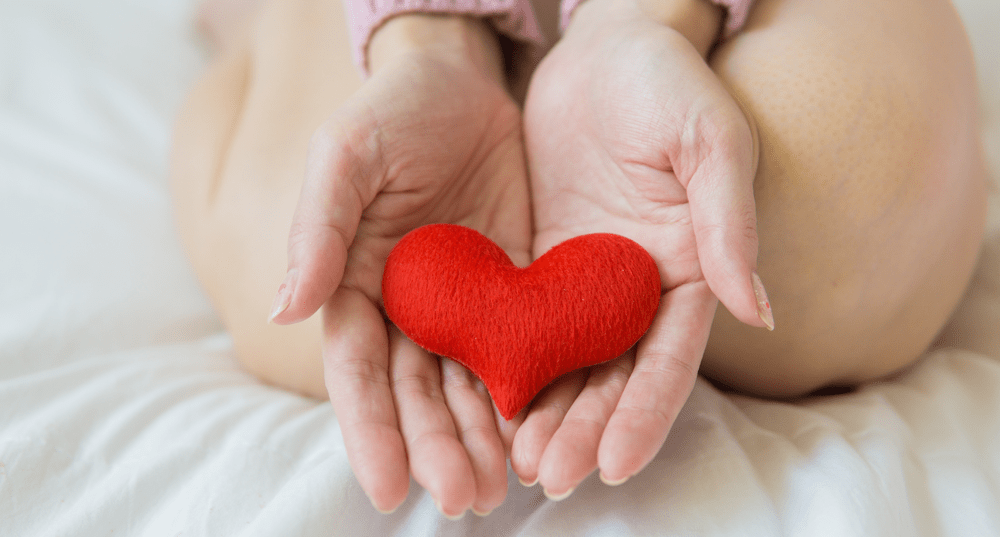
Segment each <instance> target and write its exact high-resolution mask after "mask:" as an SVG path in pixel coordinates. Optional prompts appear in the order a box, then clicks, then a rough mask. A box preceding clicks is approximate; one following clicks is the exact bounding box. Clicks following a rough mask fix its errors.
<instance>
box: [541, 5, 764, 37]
mask: <svg viewBox="0 0 1000 537" xmlns="http://www.w3.org/2000/svg"><path fill="white" fill-rule="evenodd" d="M583 1H584V0H562V3H561V4H560V6H559V14H560V17H559V27H560V28H561V29H562V30H563V31H565V30H566V27H567V26H569V18H570V16H572V15H573V10H574V9H576V6H578V5H580V2H583ZM709 1H711V2H712V3H713V4H717V5H720V6H722V7H724V8H726V24H725V26H724V27H723V30H722V38H723V39H725V38H727V37H731V36H732V35H733V34H735V33H736V32H738V31H739V30H740V28H742V27H743V24H744V23H746V21H747V16H748V15H749V14H750V6H752V5H753V2H754V0H709Z"/></svg>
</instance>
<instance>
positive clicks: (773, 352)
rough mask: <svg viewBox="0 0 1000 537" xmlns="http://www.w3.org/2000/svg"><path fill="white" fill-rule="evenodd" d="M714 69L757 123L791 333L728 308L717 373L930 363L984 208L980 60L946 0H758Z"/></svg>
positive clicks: (764, 271) (761, 191) (759, 382)
mask: <svg viewBox="0 0 1000 537" xmlns="http://www.w3.org/2000/svg"><path fill="white" fill-rule="evenodd" d="M712 64H713V68H714V69H715V70H716V72H717V73H718V74H719V76H720V78H722V80H723V81H724V83H726V84H727V85H728V87H729V88H730V91H731V92H732V93H733V95H734V96H735V97H737V99H739V100H740V101H741V102H742V104H743V105H744V107H745V109H746V110H747V112H748V115H749V116H751V118H752V119H753V120H755V121H756V124H757V130H758V135H759V166H758V170H757V177H756V182H755V196H756V201H757V211H758V212H757V215H758V231H759V236H760V253H759V258H758V261H759V267H760V269H759V272H760V275H761V278H762V279H763V281H764V283H765V285H766V286H767V290H768V294H769V298H770V300H771V303H772V307H773V311H774V316H775V322H776V329H775V330H774V332H766V331H762V330H759V329H754V328H750V327H747V326H745V325H742V324H740V323H739V322H737V321H736V320H735V319H734V318H733V317H732V316H731V315H730V314H729V313H728V312H727V311H725V309H724V308H719V309H718V313H717V314H716V318H715V322H714V325H713V330H712V335H711V338H710V341H709V344H708V349H707V351H706V355H705V359H704V362H703V369H702V371H703V372H704V373H705V374H706V375H708V376H709V377H711V378H714V379H716V380H718V381H720V382H722V383H724V384H726V385H729V386H732V387H734V388H737V389H741V390H746V391H750V392H753V393H758V394H763V395H769V396H796V395H801V394H805V393H808V392H810V391H812V390H814V389H816V388H820V387H822V386H825V385H832V384H856V383H859V382H863V381H866V380H870V379H874V378H878V377H880V376H884V375H886V374H888V373H891V372H893V371H895V370H898V369H900V368H901V367H904V366H905V365H907V364H909V363H911V362H913V361H914V360H915V359H916V358H917V357H919V356H920V354H921V353H922V352H923V351H924V350H925V349H926V348H927V347H928V346H929V345H930V343H931V342H932V341H933V339H934V337H935V335H936V333H937V332H938V330H940V328H941V327H942V326H943V325H944V324H945V322H946V321H947V319H948V317H949V316H950V314H951V312H952V310H953V309H954V308H955V306H956V305H957V303H958V300H959V299H960V297H961V295H962V293H963V290H964V288H965V286H966V284H967V282H968V280H969V277H970V275H971V272H972V269H973V266H974V264H975V259H976V254H977V252H978V247H979V242H980V238H981V235H982V230H983V226H984V218H985V190H984V188H985V181H984V177H985V172H984V168H983V166H982V157H981V153H980V148H979V140H978V136H979V131H978V128H977V120H976V117H977V108H976V107H977V103H976V95H975V87H976V80H975V75H974V70H973V65H972V55H971V51H970V49H969V46H968V44H967V40H966V37H965V34H964V31H963V29H962V27H961V23H960V22H959V19H958V16H957V15H956V13H955V12H954V10H953V9H952V7H951V5H950V4H949V3H948V2H947V1H946V0H933V1H928V2H918V3H913V2H908V1H906V0H893V1H887V2H867V1H866V0H844V1H837V2H830V1H828V0H799V1H795V0H759V1H758V3H757V5H756V6H755V8H754V12H753V14H752V16H751V19H750V21H749V24H748V26H747V27H746V29H745V31H744V32H743V33H742V34H741V35H739V36H738V37H737V38H735V39H733V40H732V41H730V42H728V43H725V44H724V45H723V46H721V47H720V48H719V50H718V51H717V53H716V55H715V56H714V57H713V59H712Z"/></svg>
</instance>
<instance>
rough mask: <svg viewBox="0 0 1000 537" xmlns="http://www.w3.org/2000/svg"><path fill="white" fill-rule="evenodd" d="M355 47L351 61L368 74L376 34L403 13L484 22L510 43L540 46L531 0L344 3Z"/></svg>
mask: <svg viewBox="0 0 1000 537" xmlns="http://www.w3.org/2000/svg"><path fill="white" fill-rule="evenodd" d="M344 8H345V9H346V10H347V20H348V25H349V26H350V32H351V44H352V45H353V47H354V61H355V63H356V64H357V66H358V67H359V68H360V69H361V71H362V72H363V73H364V74H365V75H367V74H368V61H367V55H366V52H367V50H368V41H369V40H370V39H371V36H372V34H373V33H375V30H376V29H378V27H379V26H381V25H382V23H384V22H385V21H387V20H388V19H390V18H391V17H393V16H396V15H401V14H403V13H415V12H418V13H455V14H463V15H473V16H478V17H485V18H487V19H488V20H489V21H490V22H491V23H492V24H493V27H494V28H496V30H497V31H499V32H502V33H503V34H505V35H507V36H508V37H510V38H511V39H514V40H516V41H522V42H527V43H529V44H533V45H537V46H542V45H543V44H544V38H543V37H542V32H541V30H540V29H539V26H538V21H537V19H536V18H535V12H534V11H533V10H532V9H531V2H530V0H344Z"/></svg>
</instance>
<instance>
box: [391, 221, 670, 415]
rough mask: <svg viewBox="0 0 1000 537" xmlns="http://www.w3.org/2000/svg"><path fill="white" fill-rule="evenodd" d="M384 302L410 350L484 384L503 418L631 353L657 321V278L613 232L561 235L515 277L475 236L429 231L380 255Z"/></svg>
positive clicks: (455, 230) (452, 228)
mask: <svg viewBox="0 0 1000 537" xmlns="http://www.w3.org/2000/svg"><path fill="white" fill-rule="evenodd" d="M382 298H383V300H384V302H385V311H386V314H387V315H388V316H389V319H390V320H392V322H393V323H395V324H396V326H398V327H399V328H400V330H402V331H403V333H405V334H406V335H407V336H409V338H410V339H411V340H413V341H414V342H415V343H416V344H417V345H420V346H421V347H423V348H424V349H427V350H428V351H430V352H432V353H435V354H439V355H441V356H447V357H449V358H451V359H453V360H455V361H457V362H459V363H461V364H462V365H464V366H465V367H467V368H468V369H469V370H470V371H472V372H473V373H474V374H476V375H477V376H478V377H479V378H480V379H482V381H483V384H485V385H486V389H487V390H489V392H490V396H492V397H493V401H494V402H495V403H496V405H497V408H498V409H499V410H500V413H501V414H502V415H503V417H504V418H506V419H508V420H509V419H511V418H513V417H514V415H515V414H517V413H518V412H519V411H520V410H521V409H522V408H524V407H525V406H526V405H527V404H528V403H530V402H531V400H532V399H533V398H534V397H535V395H536V394H538V392H539V391H541V390H542V388H544V387H545V386H546V385H548V384H549V383H550V382H552V381H553V380H555V379H556V377H559V376H560V375H563V374H565V373H568V372H570V371H573V370H574V369H579V368H581V367H586V366H591V365H595V364H599V363H601V362H605V361H608V360H611V359H613V358H616V357H618V356H620V355H621V354H623V353H624V352H625V351H627V350H628V349H629V348H630V347H631V346H632V345H634V344H635V342H636V341H638V340H639V338H640V337H642V335H643V334H644V333H646V330H647V329H648V328H649V325H650V324H652V322H653V316H654V315H656V309H657V307H659V303H660V276H659V273H658V272H657V270H656V263H655V262H654V261H653V259H652V258H651V257H650V256H649V254H648V253H646V251H645V250H644V249H643V248H642V247H641V246H639V245H638V244H636V243H635V242H633V241H631V240H629V239H627V238H625V237H622V236H619V235H612V234H609V233H597V234H593V235H583V236H580V237H576V238H573V239H570V240H568V241H566V242H563V243H561V244H559V245H557V246H555V247H554V248H552V249H551V250H549V251H548V252H546V253H545V255H543V256H541V257H539V258H538V259H537V260H535V262H534V263H532V264H531V265H530V266H528V267H527V268H523V269H522V268H518V267H517V266H515V265H514V264H513V263H512V262H511V260H510V258H509V257H507V254H506V253H504V251H503V250H502V249H500V247H498V246H497V245H496V244H494V243H493V242H492V241H491V240H489V239H487V238H486V237H484V236H483V235H481V234H480V233H479V232H477V231H474V230H472V229H469V228H466V227H462V226H456V225H451V224H433V225H429V226H424V227H421V228H418V229H415V230H413V231H411V232H410V233H408V234H407V235H406V236H405V237H403V238H402V239H401V240H400V241H399V243H398V244H397V245H396V247H395V248H394V249H393V250H392V252H391V253H390V254H389V258H388V260H387V261H386V265H385V275H384V276H383V278H382Z"/></svg>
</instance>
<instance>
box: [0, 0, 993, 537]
mask: <svg viewBox="0 0 1000 537" xmlns="http://www.w3.org/2000/svg"><path fill="white" fill-rule="evenodd" d="M957 4H958V7H959V8H960V11H961V12H962V14H963V16H964V18H965V20H966V21H967V24H968V28H969V32H970V34H971V37H972V40H973V42H974V46H975V49H976V54H977V59H978V62H979V68H980V79H981V87H982V93H983V95H982V98H983V105H982V117H983V125H984V143H985V144H986V147H987V150H988V153H989V158H990V169H991V175H992V177H993V179H994V182H995V179H996V178H997V177H998V173H1000V33H998V32H997V28H998V24H1000V2H996V0H959V1H958V2H957ZM193 7H194V3H193V0H181V1H171V0H142V1H127V0H92V1H88V2H77V1H74V0H32V1H31V2H23V1H17V0H0V536H63V535H85V536H90V535H95V536H96V535H101V536H104V535H148V536H160V535H162V536H175V535H211V536H217V535H247V536H271V535H282V536H284V535H295V536H314V535H315V536H320V535H347V536H364V535H371V536H386V535H431V534H436V535H483V536H497V535H514V534H518V535H545V536H551V535H666V534H670V535H719V536H723V535H724V536H730V535H802V536H826V535H829V536H845V535H907V536H908V535H927V536H931V535H955V536H962V537H965V536H979V535H1000V330H998V327H1000V212H998V210H997V209H1000V206H998V204H997V201H998V198H997V191H996V189H994V190H993V192H992V196H991V204H992V205H991V209H992V213H991V227H990V231H989V233H988V237H987V240H986V243H985V245H984V250H983V257H982V260H981V262H980V266H979V269H978V271H977V274H976V277H975V280H974V282H973V287H972V289H971V290H970V292H969V295H968V296H967V297H966V299H965V300H964V302H963V303H962V306H961V308H960V310H959V311H958V313H957V314H956V316H955V318H954V320H953V321H952V323H951V325H950V326H949V328H948V329H947V330H946V332H945V334H944V335H943V336H942V338H941V340H940V343H939V345H938V346H937V347H936V348H935V349H934V350H932V351H931V352H929V353H928V355H927V356H926V357H925V359H923V360H922V361H921V362H920V364H919V365H917V366H916V367H914V368H913V369H912V370H911V371H909V372H908V373H906V374H905V375H903V376H901V377H900V378H898V379H895V380H893V381H890V382H884V383H880V384H877V385H873V386H869V387H866V388H864V389H862V390H860V391H858V392H856V393H852V394H848V395H841V396H831V397H820V398H814V399H810V400H808V401H804V402H801V403H797V404H787V403H777V402H769V401H762V400H758V399H753V398H747V397H737V396H731V395H726V394H722V393H720V392H718V391H717V390H715V389H714V388H713V387H711V386H710V385H709V384H707V383H705V382H700V383H699V384H698V385H697V386H696V388H695V391H694V394H693V395H692V397H691V399H690V401H689V402H688V404H687V405H686V406H685V408H684V410H683V412H682V414H681V416H680V418H679V420H678V422H677V424H676V425H675V427H674V431H673V433H672V434H671V436H670V438H669V439H668V441H667V443H666V445H665V446H664V448H663V449H662V451H661V452H660V454H659V455H658V456H657V458H656V459H655V460H654V461H653V463H652V464H650V466H649V467H648V468H647V469H646V470H645V471H644V472H643V473H641V474H640V475H639V476H637V477H636V478H634V479H632V480H631V481H629V482H628V483H626V484H625V485H623V486H621V487H617V488H609V487H606V486H604V485H603V484H601V483H600V481H599V480H597V479H596V477H594V476H592V477H591V478H588V479H587V480H586V481H584V483H582V484H581V486H580V487H579V488H578V489H577V490H576V492H575V493H574V494H573V496H572V497H570V498H569V499H568V500H565V501H563V502H561V503H554V502H550V501H547V500H546V499H545V498H544V496H542V494H541V491H540V490H539V488H538V487H534V488H531V489H526V488H524V487H522V486H520V485H519V484H518V483H517V480H516V478H514V477H513V476H511V477H510V493H509V495H508V499H507V501H506V502H505V503H504V505H503V506H502V507H501V508H499V509H497V510H496V511H495V512H494V513H493V514H492V515H490V516H489V517H487V518H478V517H474V516H467V517H466V518H465V519H463V520H462V521H459V522H450V521H447V520H444V519H443V518H441V517H440V516H439V515H438V514H437V511H436V510H435V509H434V506H433V503H432V501H431V500H430V498H429V497H428V496H427V495H426V494H424V493H423V491H422V490H420V489H419V487H417V486H416V485H412V486H411V493H410V496H409V498H408V499H407V501H406V503H405V504H404V505H403V507H402V508H400V509H399V511H397V513H395V514H394V515H392V516H382V515H379V514H377V513H376V512H375V511H374V510H373V509H372V508H371V507H370V504H369V503H368V501H367V499H366V498H365V496H364V494H363V492H361V490H360V489H359V488H358V486H357V483H356V482H355V480H354V477H353V475H352V474H351V471H350V468H349V466H348V464H347V459H346V455H345V453H344V449H343V445H342V441H341V437H340V431H339V429H338V426H337V421H336V418H335V416H334V415H333V412H332V411H331V409H330V407H329V405H328V404H324V403H316V402H315V401H311V400H307V399H303V398H300V397H297V396H295V395H291V394H288V393H284V392H281V391H279V390H275V389H272V388H268V387H265V386H262V385H261V384H259V383H258V382H257V381H256V380H255V379H254V378H252V377H251V376H249V375H248V374H246V373H244V372H242V371H241V370H240V369H239V367H238V366H237V365H236V363H235V362H234V360H233V357H232V352H231V349H230V343H229V340H228V339H227V337H226V336H225V335H224V334H223V333H222V331H221V327H220V324H219V322H218V320H217V318H216V317H215V315H214V313H213V312H212V310H211V308H210V306H209V304H208V302H207V300H206V299H205V297H204V295H203V293H202V291H201V290H200V289H199V287H198V285H197V283H196V280H195V278H194V275H193V273H192V270H191V268H190V267H189V266H188V264H187V262H186V261H185V259H184V256H183V254H182V252H181V249H180V246H179V241H178V238H177V235H176V231H175V229H174V226H173V222H172V218H171V213H170V211H171V209H170V198H169V194H168V190H167V184H166V163H167V152H168V145H169V133H170V126H171V121H172V117H173V115H174V113H175V112H176V110H177V108H178V106H179V104H180V102H181V99H182V98H183V95H184V93H185V91H186V89H187V87H188V86H189V85H190V84H191V82H192V81H193V80H194V79H195V78H196V76H197V75H198V73H199V72H200V70H201V69H202V67H203V66H204V58H203V55H202V53H201V49H200V48H199V46H198V41H197V38H196V36H195V33H194V30H193V28H192V24H191V17H192V11H193Z"/></svg>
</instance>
